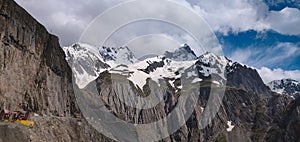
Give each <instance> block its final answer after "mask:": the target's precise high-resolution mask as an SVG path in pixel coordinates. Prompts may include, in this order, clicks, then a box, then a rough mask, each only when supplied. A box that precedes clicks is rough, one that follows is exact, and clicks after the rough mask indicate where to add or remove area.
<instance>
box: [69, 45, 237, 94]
mask: <svg viewBox="0 0 300 142" xmlns="http://www.w3.org/2000/svg"><path fill="white" fill-rule="evenodd" d="M64 51H65V53H66V60H67V61H68V63H69V64H70V66H71V67H72V70H73V73H74V76H75V78H76V83H77V84H78V86H79V88H84V87H85V86H86V85H87V84H89V83H90V82H91V81H93V80H95V79H96V78H97V77H98V76H99V75H100V73H102V72H104V71H108V72H110V73H112V74H119V75H122V76H125V77H127V79H128V80H130V81H132V82H133V84H134V85H135V86H136V87H139V88H141V89H142V88H143V86H144V85H145V84H146V83H147V80H148V79H151V80H152V81H155V82H156V83H157V84H158V85H161V84H162V83H168V84H170V85H171V86H172V87H174V88H177V89H180V87H179V86H181V87H182V84H178V83H176V85H175V84H174V83H175V80H178V79H180V80H181V81H183V80H189V81H190V83H197V82H201V81H203V80H207V79H210V78H211V79H213V80H212V83H214V84H217V85H225V82H226V71H228V68H230V69H231V70H230V71H234V70H235V69H234V65H239V64H238V63H233V62H232V61H230V60H228V59H227V58H226V57H224V56H217V55H215V54H213V53H209V52H208V53H205V54H203V55H201V56H199V57H196V55H195V53H194V52H193V50H192V49H191V48H190V47H189V46H188V45H186V44H184V45H183V46H181V47H179V48H178V49H177V50H175V51H173V52H168V51H167V52H165V54H164V55H161V56H156V57H151V58H147V59H144V60H142V61H139V60H137V59H136V58H135V56H134V54H133V53H132V52H131V51H130V50H129V48H128V47H119V48H113V47H100V48H97V47H93V46H90V45H87V44H81V43H79V44H74V45H73V46H70V47H64ZM162 81H163V82H162ZM165 85H166V84H165Z"/></svg>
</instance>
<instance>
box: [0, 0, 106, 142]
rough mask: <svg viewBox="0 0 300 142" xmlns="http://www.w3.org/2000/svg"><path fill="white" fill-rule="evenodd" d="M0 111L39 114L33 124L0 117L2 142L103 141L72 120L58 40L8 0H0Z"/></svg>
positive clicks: (67, 74) (72, 102) (72, 103)
mask: <svg viewBox="0 0 300 142" xmlns="http://www.w3.org/2000/svg"><path fill="white" fill-rule="evenodd" d="M0 109H1V110H2V109H8V110H10V111H16V110H23V111H29V112H31V114H33V113H36V115H37V114H39V116H34V117H32V120H33V121H34V122H35V125H34V126H33V127H32V128H29V127H26V126H22V125H20V124H18V123H3V122H2V121H1V122H0V141H1V142H2V141H3V142H7V141H24V142H27V141H28V142H29V141H57V142H60V141H70V142H71V141H95V140H99V141H101V140H103V139H105V138H104V136H103V135H101V134H100V133H99V132H97V131H96V130H95V129H93V127H91V126H90V125H89V124H87V122H86V121H85V120H84V119H75V118H74V113H79V112H80V111H79V109H78V108H77V106H76V100H75V95H74V90H73V85H72V70H71V68H70V67H69V66H68V63H67V62H66V60H65V54H64V52H63V50H62V49H61V47H60V45H59V41H58V38H57V37H56V36H54V35H51V34H49V33H48V32H47V30H46V29H45V27H44V26H42V25H41V24H39V23H38V22H37V21H36V20H35V19H34V18H32V17H31V16H30V15H29V14H28V13H27V12H26V11H25V10H24V9H23V8H21V7H20V6H18V5H17V4H16V2H14V1H13V0H1V1H0ZM57 115H63V116H64V117H56V116H57Z"/></svg>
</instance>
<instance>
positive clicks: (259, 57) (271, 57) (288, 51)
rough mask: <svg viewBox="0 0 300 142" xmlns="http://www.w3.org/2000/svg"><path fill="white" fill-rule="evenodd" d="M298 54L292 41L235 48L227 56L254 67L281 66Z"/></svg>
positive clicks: (299, 53)
mask: <svg viewBox="0 0 300 142" xmlns="http://www.w3.org/2000/svg"><path fill="white" fill-rule="evenodd" d="M299 56H300V48H299V47H297V45H295V44H292V43H279V44H277V45H276V46H274V47H248V48H246V49H236V50H235V51H234V52H232V54H231V55H230V56H229V58H230V59H232V60H234V61H237V62H240V63H244V64H247V65H251V66H254V67H256V68H260V67H264V66H268V67H275V68H276V67H278V66H283V65H284V64H286V63H287V62H290V61H292V60H294V59H296V58H297V57H299Z"/></svg>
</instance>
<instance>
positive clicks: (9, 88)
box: [0, 0, 300, 142]
mask: <svg viewBox="0 0 300 142" xmlns="http://www.w3.org/2000/svg"><path fill="white" fill-rule="evenodd" d="M197 85H198V86H197ZM190 86H191V88H189V87H190ZM297 87H298V89H297ZM214 89H215V90H222V89H223V90H224V94H223V96H224V97H222V98H223V99H222V100H219V99H217V98H218V97H215V96H218V95H220V94H218V93H216V94H214ZM90 90H92V91H94V92H89V91H90ZM185 90H186V91H188V93H185ZM298 90H299V83H298V82H297V81H294V80H291V79H285V80H282V81H274V82H271V83H270V84H268V85H266V84H265V83H264V82H263V80H262V79H261V77H260V75H259V74H258V72H257V71H256V69H255V68H252V67H249V66H247V65H243V64H240V63H238V62H233V61H231V60H229V59H227V58H226V57H225V56H219V55H215V54H213V53H204V54H203V55H200V56H196V54H195V53H194V52H193V50H192V48H190V47H189V46H188V45H186V44H185V45H182V46H181V47H179V48H178V49H177V50H174V51H168V52H165V54H163V55H160V56H149V57H148V58H144V59H143V60H139V59H136V58H135V56H134V53H133V52H131V51H130V47H93V46H91V45H87V44H82V43H77V44H74V45H72V46H69V47H60V44H59V39H58V38H57V37H56V36H55V35H52V34H50V33H49V32H48V31H47V30H46V28H45V27H44V26H42V25H41V24H40V23H38V22H37V21H36V20H35V19H34V18H33V17H32V16H31V15H30V14H29V13H28V12H26V11H25V10H24V9H23V8H21V7H20V6H19V5H17V3H16V2H14V1H13V0H1V1H0V110H10V111H11V112H14V111H21V112H23V111H26V112H30V114H31V120H32V121H33V122H34V126H33V127H27V126H23V125H21V124H19V123H14V122H10V121H7V122H5V121H2V120H0V141H25V142H27V141H28V142H30V141H34V142H35V141H55V142H60V141H66V142H71V141H130V142H132V141H153V139H154V138H151V137H150V136H151V133H147V132H149V131H148V130H149V129H139V127H135V126H138V124H149V123H152V122H156V121H158V120H162V119H163V118H165V117H167V116H168V115H170V114H172V112H173V111H174V110H175V109H176V108H177V106H178V105H181V103H180V100H181V98H182V97H185V96H186V95H196V96H197V97H198V98H197V99H195V100H193V101H196V102H197V104H196V105H195V106H194V109H193V111H192V112H191V116H190V117H188V118H183V120H181V118H182V117H181V116H182V113H175V114H173V115H172V116H173V118H174V119H175V120H179V119H180V120H181V121H183V122H185V123H183V124H182V126H180V128H179V129H178V130H176V131H171V130H172V129H171V128H172V127H174V126H177V125H179V124H177V123H172V121H171V122H167V123H165V124H164V125H165V127H164V129H161V130H160V132H161V134H162V135H163V134H164V135H167V136H166V137H164V138H163V139H162V140H157V141H167V142H171V141H191V142H199V141H201V142H202V141H203V142H204V141H217V142H225V141H237V142H240V141H247V142H248V141H249V142H250V141H268V142H274V141H276V142H286V141H291V142H293V141H295V142H297V141H299V140H300V136H299V133H300V111H299V110H300V98H299V97H297V96H298V95H299V94H298V92H299V91H298ZM76 92H77V93H78V92H80V94H77V93H76ZM212 92H213V93H212ZM151 94H155V97H154V98H157V99H158V100H159V103H158V104H156V105H155V106H154V107H151V108H150V107H149V108H146V109H141V108H135V107H133V106H134V105H135V101H136V100H135V99H134V98H136V97H135V96H138V97H140V98H147V97H148V96H151ZM126 96H127V97H126ZM128 96H130V97H128ZM94 98H97V99H94ZM124 98H127V100H126V99H125V102H124ZM210 98H212V99H210ZM160 99H161V100H160ZM128 100H129V101H128ZM211 100H213V102H214V103H218V102H220V103H221V105H220V107H219V109H218V111H217V113H216V115H214V117H213V118H212V119H211V120H210V123H209V124H208V125H207V127H205V128H202V127H201V125H200V124H199V122H202V121H203V119H205V117H203V115H204V116H205V114H206V113H208V114H209V113H210V112H211V111H210V109H211V108H209V107H208V108H207V106H208V105H209V103H210V101H211ZM100 102H101V109H102V108H105V110H107V111H106V112H104V113H103V115H102V114H101V115H100V114H99V113H95V112H98V111H99V110H100V109H99V107H97V104H100ZM126 102H127V103H128V102H129V103H128V104H126ZM147 103H150V105H151V102H146V104H147ZM136 104H137V105H138V104H139V103H136ZM190 105H191V104H189V103H186V104H184V105H182V107H181V108H180V109H181V110H182V112H185V113H186V112H188V110H189V109H188V108H189V107H190ZM81 106H87V107H88V109H84V108H82V107H81ZM141 107H147V105H145V106H141ZM86 114H90V115H91V116H96V117H98V118H99V119H100V118H101V119H105V120H107V116H109V115H113V116H115V117H117V118H118V119H120V120H121V121H122V122H126V123H131V124H132V127H130V128H129V127H125V126H124V125H122V124H123V123H107V124H106V123H104V124H103V125H101V127H95V125H93V124H94V123H91V122H94V121H96V119H95V118H96V117H86V116H87V115H86ZM99 119H97V120H99ZM107 121H108V122H111V120H107ZM113 126H117V127H116V129H113V128H114V127H113ZM156 126H157V127H159V126H158V125H156ZM104 130H110V131H111V133H110V134H108V135H105V134H104V133H102V132H103V131H104ZM116 131H118V132H120V131H121V133H120V134H119V135H118V134H115V133H113V132H116ZM139 134H144V135H143V136H141V135H139ZM108 136H109V137H108ZM139 138H143V139H142V140H141V139H139Z"/></svg>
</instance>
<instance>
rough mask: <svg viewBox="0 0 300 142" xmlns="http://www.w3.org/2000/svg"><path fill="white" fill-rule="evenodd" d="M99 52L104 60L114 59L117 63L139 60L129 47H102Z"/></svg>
mask: <svg viewBox="0 0 300 142" xmlns="http://www.w3.org/2000/svg"><path fill="white" fill-rule="evenodd" d="M99 54H100V56H101V58H103V59H104V61H113V62H114V63H116V64H124V65H127V64H132V63H134V62H136V61H137V59H136V58H135V56H134V54H133V53H132V52H131V51H130V50H129V48H128V47H119V48H114V47H102V48H100V49H99Z"/></svg>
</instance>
